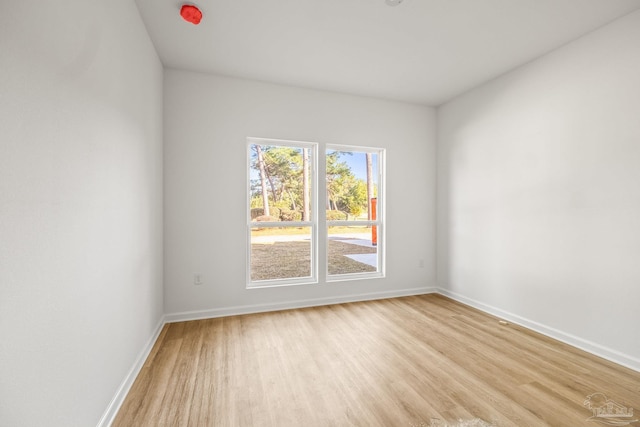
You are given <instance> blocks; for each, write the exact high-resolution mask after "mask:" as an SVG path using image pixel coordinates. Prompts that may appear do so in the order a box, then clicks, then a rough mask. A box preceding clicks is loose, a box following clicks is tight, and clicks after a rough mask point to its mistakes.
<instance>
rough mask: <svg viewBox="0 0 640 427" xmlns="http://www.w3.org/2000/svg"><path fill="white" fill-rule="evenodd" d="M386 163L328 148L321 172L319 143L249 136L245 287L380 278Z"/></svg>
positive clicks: (371, 152) (368, 152) (359, 151)
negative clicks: (320, 279) (320, 275)
mask: <svg viewBox="0 0 640 427" xmlns="http://www.w3.org/2000/svg"><path fill="white" fill-rule="evenodd" d="M383 158H384V151H383V150H380V149H368V148H361V147H348V146H335V145H331V146H326V149H325V150H324V156H323V159H322V160H323V161H322V162H321V163H322V166H323V167H322V170H319V168H318V163H319V162H318V160H319V158H318V144H314V143H306V142H294V141H277V140H270V139H259V138H249V139H248V181H249V183H248V189H249V191H248V213H247V224H248V251H247V252H248V256H247V258H248V263H247V284H248V286H249V287H259V286H275V285H290V284H304V283H316V282H317V281H318V270H319V268H318V266H320V267H321V268H320V271H324V273H323V275H326V279H327V280H328V281H331V280H345V279H355V278H364V277H376V276H378V277H379V276H382V273H383V260H384V258H383V256H382V255H383V249H384V245H383V243H384V232H383V231H384V228H383V227H384V221H383V219H384V210H383V209H382V207H383V206H384V205H383V185H382V184H383V179H382V178H383V174H382V172H383ZM318 182H321V183H322V184H323V185H322V194H318V191H319V188H318V187H319V186H318V184H317V183H318ZM320 206H322V207H324V208H325V209H323V212H322V215H319V214H318V208H319V207H320ZM320 221H322V222H321V224H322V226H321V227H320V228H319V225H318V224H319V223H320ZM318 234H320V235H321V236H322V241H321V242H319V240H318ZM319 243H320V244H319ZM319 254H320V256H319Z"/></svg>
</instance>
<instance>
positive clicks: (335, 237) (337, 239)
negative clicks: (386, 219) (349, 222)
mask: <svg viewBox="0 0 640 427" xmlns="http://www.w3.org/2000/svg"><path fill="white" fill-rule="evenodd" d="M374 230H375V227H367V226H349V227H343V226H329V227H328V236H329V241H328V245H327V246H328V251H329V253H328V257H327V258H328V271H329V274H330V275H333V274H350V273H366V272H377V271H378V249H377V246H376V245H375V244H374V243H376V240H375V238H374V236H375V234H374Z"/></svg>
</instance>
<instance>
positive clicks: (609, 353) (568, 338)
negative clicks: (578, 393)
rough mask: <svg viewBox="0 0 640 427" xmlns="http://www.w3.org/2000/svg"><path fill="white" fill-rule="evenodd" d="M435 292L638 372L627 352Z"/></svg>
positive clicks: (636, 362)
mask: <svg viewBox="0 0 640 427" xmlns="http://www.w3.org/2000/svg"><path fill="white" fill-rule="evenodd" d="M437 292H438V293H439V294H441V295H444V296H446V297H449V298H451V299H453V300H456V301H458V302H461V303H462V304H466V305H469V306H471V307H473V308H477V309H478V310H480V311H483V312H485V313H488V314H492V315H494V316H497V317H500V318H502V319H505V320H508V321H509V322H511V323H515V324H517V325H520V326H523V327H525V328H527V329H531V330H533V331H535V332H538V333H541V334H542V335H546V336H548V337H550V338H553V339H555V340H558V341H560V342H563V343H565V344H569V345H570V346H573V347H576V348H579V349H580V350H584V351H586V352H587V353H590V354H593V355H595V356H598V357H602V358H603V359H606V360H609V361H611V362H613V363H617V364H618V365H622V366H624V367H627V368H629V369H633V370H634V371H637V372H640V360H638V359H636V358H635V357H632V356H630V355H628V354H624V353H621V352H619V351H617V350H613V349H610V348H608V347H605V346H602V345H600V344H596V343H594V342H591V341H588V340H585V339H582V338H580V337H576V336H574V335H571V334H568V333H565V332H562V331H559V330H557V329H554V328H551V327H549V326H546V325H543V324H541V323H538V322H535V321H533V320H529V319H527V318H524V317H522V316H518V315H516V314H513V313H510V312H508V311H504V310H502V309H499V308H497V307H493V306H491V305H488V304H485V303H483V302H480V301H477V300H474V299H471V298H467V297H465V296H463V295H460V294H457V293H455V292H451V291H449V290H448V289H443V288H437Z"/></svg>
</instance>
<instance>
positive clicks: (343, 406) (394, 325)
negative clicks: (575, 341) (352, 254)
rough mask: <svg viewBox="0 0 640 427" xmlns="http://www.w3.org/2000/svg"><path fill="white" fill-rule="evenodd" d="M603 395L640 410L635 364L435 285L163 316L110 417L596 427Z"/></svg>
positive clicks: (188, 422)
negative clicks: (425, 290)
mask: <svg viewBox="0 0 640 427" xmlns="http://www.w3.org/2000/svg"><path fill="white" fill-rule="evenodd" d="M596 392H600V393H603V394H605V395H606V396H607V398H609V399H611V400H613V401H615V402H617V403H618V404H620V405H623V406H625V407H627V408H634V409H635V412H636V416H635V417H633V418H632V419H637V418H640V373H638V372H635V371H633V370H630V369H626V368H624V367H621V366H619V365H616V364H614V363H611V362H608V361H606V360H603V359H600V358H598V357H595V356H592V355H590V354H588V353H586V352H583V351H581V350H578V349H576V348H574V347H571V346H568V345H565V344H562V343H559V342H557V341H555V340H552V339H550V338H547V337H545V336H543V335H540V334H537V333H535V332H532V331H530V330H528V329H525V328H522V327H519V326H516V325H507V326H504V325H500V324H499V323H498V319H496V318H494V317H492V316H489V315H487V314H485V313H482V312H480V311H477V310H475V309H473V308H470V307H468V306H465V305H463V304H460V303H458V302H455V301H452V300H450V299H448V298H445V297H443V296H440V295H435V294H434V295H423V296H414V297H405V298H395V299H387V300H378V301H367V302H359V303H349V304H340V305H332V306H324V307H314V308H307V309H296V310H287V311H279V312H272V313H264V314H252V315H244V316H233V317H224V318H216V319H209V320H199V321H192V322H182V323H173V324H168V325H166V326H165V327H164V329H163V330H162V333H161V335H160V337H159V338H158V340H157V342H156V344H155V346H154V348H153V350H152V352H151V354H150V355H149V358H148V360H147V361H146V363H145V365H144V367H143V369H142V371H141V372H140V374H139V375H138V378H137V379H136V381H135V383H134V385H133V387H132V389H131V391H130V392H129V395H128V396H127V398H126V400H125V402H124V404H123V406H122V408H121V409H120V411H119V413H118V415H117V417H116V419H115V421H114V424H113V426H115V427H120V426H126V427H130V426H154V427H155V426H198V427H199V426H407V427H410V426H420V427H423V426H424V427H426V426H437V427H441V426H458V425H468V426H571V427H573V426H597V425H599V424H598V423H597V422H593V421H587V419H588V418H589V417H590V416H592V415H593V414H592V411H591V410H590V409H589V408H587V407H585V406H584V405H583V403H584V402H585V400H586V398H587V396H589V395H591V394H593V393H596ZM461 420H462V421H461ZM465 423H466V424H465ZM630 425H633V426H640V423H638V422H634V423H632V424H630Z"/></svg>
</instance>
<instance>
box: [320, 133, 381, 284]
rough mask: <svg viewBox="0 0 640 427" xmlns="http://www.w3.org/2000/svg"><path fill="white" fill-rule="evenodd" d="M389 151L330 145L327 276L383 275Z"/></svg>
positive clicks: (328, 151) (336, 277)
mask: <svg viewBox="0 0 640 427" xmlns="http://www.w3.org/2000/svg"><path fill="white" fill-rule="evenodd" d="M383 158H384V151H383V150H379V149H367V148H361V147H347V146H334V145H330V146H327V150H326V166H325V178H326V185H327V198H326V201H327V213H326V219H327V220H326V236H327V244H326V248H327V280H345V279H359V278H364V277H379V276H381V275H382V273H383V259H384V258H383V253H384V228H383V223H384V222H383V219H384V210H383V209H382V208H383V206H384V205H383V203H382V202H383V197H382V196H383V188H382V183H383V180H382V171H383V167H382V166H383Z"/></svg>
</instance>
